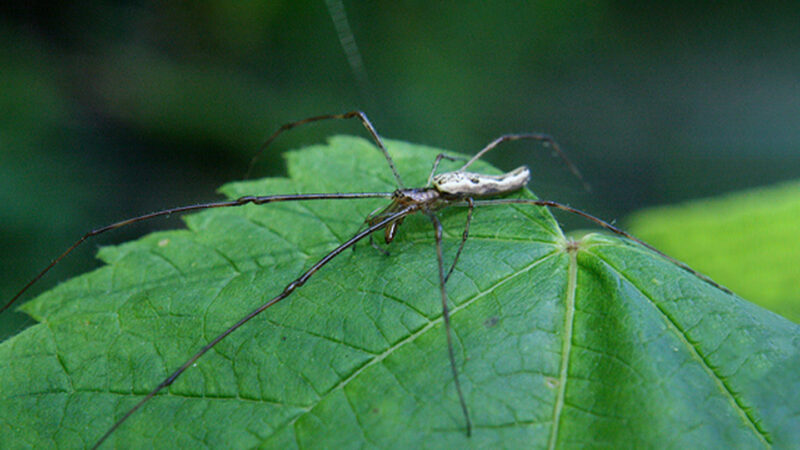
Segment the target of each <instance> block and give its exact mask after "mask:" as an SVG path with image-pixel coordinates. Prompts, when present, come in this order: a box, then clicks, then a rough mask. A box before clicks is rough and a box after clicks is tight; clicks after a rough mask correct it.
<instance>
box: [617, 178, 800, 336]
mask: <svg viewBox="0 0 800 450" xmlns="http://www.w3.org/2000/svg"><path fill="white" fill-rule="evenodd" d="M798 218H800V182H790V183H783V184H780V185H777V186H772V187H766V188H760V189H751V190H748V191H744V192H736V193H733V194H728V195H725V196H721V197H716V198H709V199H703V200H695V201H692V202H688V203H685V204H681V205H675V206H666V207H660V208H651V209H647V210H644V211H641V212H638V213H636V214H634V215H633V216H631V217H630V219H629V220H627V221H626V222H628V223H629V224H630V231H631V232H633V233H634V234H635V235H636V236H638V237H640V238H642V239H644V240H645V241H647V242H649V243H650V244H652V245H655V246H656V247H658V248H659V249H661V250H663V251H665V252H667V253H669V254H670V255H672V256H674V257H676V258H679V259H681V260H682V261H686V262H687V263H689V264H691V265H692V267H695V268H697V269H698V270H701V271H702V272H704V273H707V274H709V275H711V276H713V277H714V279H715V280H717V281H719V282H720V283H722V284H724V285H725V286H728V287H729V288H731V289H733V290H734V291H736V292H737V293H739V294H741V295H742V296H743V297H744V298H746V299H748V300H750V301H752V302H754V303H756V304H758V305H760V306H763V307H764V308H767V309H769V310H771V311H774V312H776V313H778V314H781V315H783V316H784V317H786V318H788V319H790V320H793V321H794V322H795V323H800V282H798V280H800V239H798V230H800V226H798V223H797V222H798Z"/></svg>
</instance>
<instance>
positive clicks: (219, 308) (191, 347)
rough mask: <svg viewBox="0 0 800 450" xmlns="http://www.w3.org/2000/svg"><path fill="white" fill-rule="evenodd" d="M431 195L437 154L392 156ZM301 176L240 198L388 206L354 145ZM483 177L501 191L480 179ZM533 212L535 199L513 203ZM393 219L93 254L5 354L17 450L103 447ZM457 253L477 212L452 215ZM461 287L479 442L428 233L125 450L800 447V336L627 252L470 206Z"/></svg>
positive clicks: (369, 160)
mask: <svg viewBox="0 0 800 450" xmlns="http://www.w3.org/2000/svg"><path fill="white" fill-rule="evenodd" d="M390 151H391V153H392V155H394V157H395V158H396V163H397V166H398V169H399V170H400V171H401V173H402V174H403V176H404V180H405V181H406V182H407V183H409V184H412V185H422V184H424V181H425V179H426V176H427V172H428V170H429V168H430V165H431V162H432V160H433V157H434V156H435V155H436V154H437V153H438V150H435V149H430V148H425V147H420V146H412V145H409V144H404V143H401V142H390ZM287 158H288V168H289V175H290V178H289V179H267V180H260V181H252V182H247V183H236V184H231V185H228V186H225V187H224V188H223V191H224V192H225V194H226V195H228V196H229V197H238V196H240V195H245V194H267V193H292V192H336V191H341V192H350V191H352V192H356V191H371V190H384V191H385V190H390V189H392V188H393V178H392V176H391V173H390V172H389V170H388V168H387V167H386V163H385V161H383V159H382V157H381V155H380V153H379V152H378V151H377V150H375V149H374V148H373V147H372V146H371V145H369V144H368V143H366V141H364V140H362V139H355V138H349V137H338V138H334V139H332V140H331V142H330V145H328V146H315V147H310V148H307V149H305V150H303V151H299V152H293V153H290V154H289V155H288V156H287ZM476 169H480V170H484V171H488V170H490V169H488V168H487V166H485V165H482V166H478V167H476ZM515 195H530V194H515ZM382 203H383V202H381V201H380V200H378V201H372V200H366V201H364V200H340V201H317V202H306V203H295V204H272V205H263V206H247V207H242V208H226V209H220V210H213V211H211V210H210V211H205V212H202V213H200V214H195V215H191V216H188V217H187V218H186V222H187V225H188V229H187V230H176V231H169V232H160V233H154V234H151V235H148V236H145V237H144V238H142V239H140V240H138V241H136V242H131V243H127V244H123V245H120V246H116V247H106V248H103V249H102V250H101V251H100V254H99V256H100V258H101V259H103V260H104V261H105V262H106V263H107V265H106V266H104V267H102V268H100V269H98V270H96V271H94V272H92V273H90V274H87V275H85V276H82V277H79V278H76V279H73V280H70V281H68V282H65V283H63V284H61V285H60V286H58V287H57V288H56V289H53V290H52V291H49V292H48V293H46V294H44V295H42V296H40V297H38V298H37V299H35V300H34V301H32V302H30V303H28V304H27V305H26V306H25V310H26V311H27V312H28V313H30V314H31V315H33V316H34V317H35V318H36V319H37V320H39V321H40V322H41V323H40V324H39V325H36V326H33V327H31V328H29V329H27V330H25V331H23V332H22V333H20V334H19V335H17V336H15V337H13V338H11V339H9V340H8V341H6V342H5V343H3V344H2V346H0V447H2V448H14V447H55V446H59V447H84V446H90V445H92V444H93V443H94V442H95V441H96V440H97V439H98V438H99V437H100V436H101V435H102V434H103V433H104V432H105V431H106V430H107V429H108V428H109V427H110V426H111V424H112V423H113V422H114V421H115V420H116V419H118V418H119V417H121V416H122V415H123V414H124V413H125V412H126V411H127V410H128V409H129V408H130V407H131V406H133V405H134V404H135V403H136V402H137V401H139V400H140V399H141V398H142V397H143V396H144V395H145V394H146V393H148V392H149V391H150V390H151V389H153V388H154V387H155V386H156V385H157V384H158V383H159V382H160V381H161V380H162V379H163V378H164V377H165V376H166V375H167V374H168V373H170V372H171V371H173V370H174V369H175V368H177V367H178V366H179V365H180V364H182V363H183V362H184V361H186V360H187V359H188V358H189V356H190V355H192V354H193V353H194V352H196V351H197V350H198V349H199V348H200V347H202V346H203V345H204V344H205V343H207V342H208V341H209V340H211V339H212V338H213V337H214V336H216V335H217V334H218V333H220V332H221V331H223V330H224V329H226V328H227V327H229V326H230V325H231V324H232V323H234V322H235V321H236V320H238V319H240V318H241V317H242V316H244V314H246V313H248V312H249V311H251V310H253V309H254V308H255V307H257V306H258V305H260V304H262V303H264V302H265V301H266V300H268V299H270V298H272V297H273V296H275V295H277V294H278V293H279V292H280V291H281V290H282V289H283V287H284V286H285V285H286V284H287V283H289V282H290V281H291V280H292V279H294V278H295V277H297V276H298V275H299V274H300V273H301V272H302V271H303V270H304V269H305V268H308V267H309V266H310V265H311V264H313V262H314V261H316V260H318V259H319V258H320V257H321V256H322V255H324V254H325V253H326V252H328V251H330V250H331V249H332V248H334V247H335V246H336V245H338V244H339V243H341V242H343V241H344V240H345V239H347V238H348V237H350V236H351V235H352V234H353V233H354V232H355V231H356V230H357V229H359V227H360V226H361V224H362V221H363V219H364V217H366V215H367V214H368V213H369V212H371V211H373V210H374V209H375V208H377V207H379V206H380V205H381V204H382ZM439 215H440V216H441V217H442V219H443V223H444V226H445V229H446V234H447V235H446V238H445V246H444V248H445V257H446V258H447V259H448V260H451V259H452V258H453V256H454V254H455V251H456V249H457V247H458V243H459V240H460V236H461V232H462V230H463V226H464V220H465V211H463V210H459V209H458V208H451V209H449V210H445V211H442V212H440V214H439ZM470 231H471V233H470V239H469V240H468V241H467V244H466V247H465V248H464V253H463V255H462V258H461V260H460V261H459V264H458V266H457V268H456V270H455V272H454V273H453V277H452V278H451V280H450V281H449V282H448V285H447V290H448V293H449V295H450V298H451V301H452V303H453V307H452V325H453V336H454V342H455V353H456V359H457V364H458V368H459V372H460V376H461V381H462V384H463V388H464V392H465V397H466V401H467V404H468V405H469V408H470V412H471V414H472V420H473V423H474V430H473V435H472V437H467V436H466V434H465V429H464V417H463V416H462V413H461V410H460V407H459V402H458V398H457V395H456V392H455V389H454V386H453V379H452V376H451V374H450V368H449V362H448V357H447V346H446V338H445V332H444V329H443V325H442V319H441V305H440V298H439V295H438V275H437V272H436V257H435V250H434V241H433V235H432V227H431V224H430V221H429V220H428V219H427V218H426V217H424V216H413V217H409V218H408V219H407V220H406V221H405V223H404V224H403V227H402V228H401V229H400V232H399V234H398V237H397V239H396V240H395V242H394V243H392V245H391V246H390V247H389V250H390V251H391V254H390V255H389V256H386V255H384V254H382V253H380V252H378V251H375V250H374V249H372V248H371V247H370V246H369V245H368V244H366V243H361V244H360V245H358V246H357V248H356V249H355V251H348V252H345V253H343V254H342V255H340V256H339V257H337V258H336V259H335V260H334V261H333V262H331V263H330V264H329V265H328V266H326V267H324V268H323V269H321V270H320V271H319V272H318V273H317V274H316V275H315V276H314V277H313V278H312V279H311V280H310V281H309V282H308V283H307V284H306V285H305V286H303V287H302V288H300V289H298V290H297V291H296V292H295V293H294V294H292V295H291V296H290V297H289V298H287V299H286V300H285V301H283V302H281V303H279V304H277V305H275V306H274V307H272V308H270V309H268V310H267V311H265V312H264V313H263V314H262V315H260V316H258V317H257V318H256V319H254V320H253V321H251V322H249V323H247V324H246V325H245V326H243V327H242V328H241V329H239V330H238V331H237V332H235V333H233V334H232V335H230V336H229V337H228V338H227V339H225V340H223V341H222V342H221V343H219V344H218V345H217V346H216V347H215V348H214V349H213V350H212V351H211V352H209V353H208V354H207V355H205V356H204V357H203V358H201V359H200V360H199V361H198V362H197V363H196V364H195V366H193V367H191V368H190V369H189V370H188V371H187V372H186V373H185V374H184V375H183V376H182V377H180V378H179V379H178V380H177V381H176V382H175V383H174V384H173V385H172V386H170V387H169V388H167V389H166V390H165V391H164V392H162V393H161V394H160V395H157V396H156V397H155V398H153V399H152V400H151V401H150V402H148V403H147V404H146V406H145V407H143V408H142V409H141V410H140V411H138V412H136V413H135V414H134V415H133V416H131V418H130V419H129V420H128V421H127V422H125V423H124V424H123V425H122V427H120V428H119V429H118V430H117V431H116V432H115V433H114V434H113V435H112V437H111V438H110V441H109V442H107V443H106V444H107V445H106V446H107V447H108V448H111V447H114V446H116V447H125V448H128V447H133V448H136V447H153V446H155V447H162V448H175V447H179V448H185V447H192V448H195V447H215V448H219V447H254V446H264V447H272V448H292V447H303V448H320V447H326V448H334V447H335V448H338V447H373V446H377V447H413V448H419V447H423V446H424V447H440V448H441V447H446V448H460V447H481V448H487V447H545V446H549V447H578V446H608V447H674V448H684V447H691V448H714V447H716V448H719V447H749V448H752V447H762V446H769V445H771V444H772V445H776V446H781V447H788V446H791V445H795V444H796V443H797V442H800V426H798V423H797V418H798V415H799V414H800V394H799V393H800V381H798V380H800V378H798V377H797V375H796V374H797V373H798V370H800V351H798V350H800V348H799V347H800V343H799V341H798V338H797V336H798V331H800V330H799V329H798V326H797V325H795V324H793V323H791V322H789V321H787V320H785V319H783V318H781V317H779V316H776V315H774V314H772V313H770V312H767V311H765V310H762V309H760V308H758V307H756V306H754V305H752V304H750V303H748V302H746V301H744V300H742V299H740V298H738V297H735V296H733V295H729V294H726V293H724V292H721V291H719V290H718V289H716V288H714V287H713V286H711V285H709V284H708V283H705V282H703V281H701V280H699V279H697V278H696V277H695V276H693V275H691V274H689V273H687V272H685V271H683V270H681V269H679V268H677V267H675V266H674V265H673V264H671V263H669V262H667V261H665V260H663V259H662V258H660V257H658V256H656V255H653V254H652V253H651V252H649V251H647V250H645V249H642V248H641V247H639V246H637V245H635V244H633V243H630V242H628V241H625V240H620V239H617V238H616V237H607V236H603V235H597V234H593V235H588V236H585V237H584V238H582V239H581V240H580V241H579V242H578V243H577V244H571V243H569V242H568V241H567V240H566V239H565V238H564V236H563V234H562V233H561V231H560V230H559V228H558V226H557V224H556V222H555V220H554V219H553V218H552V216H551V215H550V214H549V212H548V211H547V210H546V209H544V208H538V207H526V206H520V205H516V206H509V205H502V206H501V205H498V206H486V207H480V208H476V210H475V217H474V220H473V224H472V228H471V230H470Z"/></svg>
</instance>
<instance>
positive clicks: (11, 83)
mask: <svg viewBox="0 0 800 450" xmlns="http://www.w3.org/2000/svg"><path fill="white" fill-rule="evenodd" d="M344 8H345V10H346V11H347V18H348V20H349V24H350V26H351V28H352V31H353V35H354V36H355V38H356V41H357V43H358V46H359V48H360V51H361V57H362V58H363V64H364V72H365V73H366V76H367V77H368V81H367V82H365V83H360V82H359V81H358V80H359V79H360V76H359V75H358V74H354V72H353V71H352V70H351V68H350V66H349V65H348V61H347V57H346V55H345V52H344V51H343V50H342V46H341V44H340V42H339V39H338V37H337V31H336V28H335V26H334V22H333V20H332V19H331V15H330V14H329V10H328V7H327V6H326V3H325V2H324V1H323V0H315V1H296V0H295V1H268V2H229V1H208V2H163V3H162V2H133V1H130V2H123V1H91V2H62V3H55V4H54V3H52V2H42V1H31V2H24V3H23V2H16V3H7V4H4V5H3V6H0V42H2V44H1V45H0V201H2V204H3V208H2V213H1V214H2V226H0V298H3V299H5V298H9V297H10V296H12V295H13V293H14V292H16V290H18V289H19V288H20V287H21V286H22V285H23V284H24V283H25V282H27V280H29V279H30V278H31V277H32V276H33V275H34V274H35V273H36V272H37V271H38V270H40V269H41V268H42V267H43V266H44V265H46V264H47V262H48V261H49V260H50V258H52V257H54V256H56V255H57V254H58V253H59V252H60V251H62V250H63V249H64V248H66V247H67V246H68V245H70V244H71V243H72V242H73V241H74V240H75V239H76V238H77V237H79V236H80V235H82V234H83V233H84V232H86V231H87V230H89V229H90V228H93V227H97V226H101V225H105V224H107V223H110V222H113V221H115V220H119V219H122V218H127V217H130V216H132V215H137V214H141V213H145V212H150V211H153V210H157V209H162V208H165V207H171V206H176V205H181V204H187V203H191V202H196V201H205V200H211V199H216V198H218V196H217V195H216V194H215V189H216V187H217V186H219V185H221V184H222V183H225V182H228V181H232V180H236V179H239V178H241V177H242V176H243V174H244V173H245V171H246V169H247V164H248V162H249V160H250V158H251V157H252V155H253V154H254V153H255V151H256V149H257V147H258V145H259V143H260V142H261V141H262V140H263V139H264V138H265V136H267V135H268V134H269V133H271V132H272V131H273V130H275V129H276V127H277V126H279V125H280V124H282V123H285V122H288V121H291V120H296V119H300V118H304V117H307V116H311V115H317V114H324V113H332V112H343V111H347V110H352V109H363V110H365V111H366V112H367V113H368V115H369V116H370V118H371V119H372V121H373V123H374V124H375V126H376V127H377V129H378V131H379V132H380V133H382V134H383V135H384V136H386V137H391V138H395V139H403V140H407V141H410V142H416V143H424V144H431V145H436V146H441V147H444V148H447V149H451V150H454V151H461V152H466V153H473V152H475V151H476V150H477V149H479V148H480V147H482V146H483V145H484V144H485V143H487V142H488V141H489V140H491V139H492V138H494V137H496V136H498V135H500V134H502V133H506V132H515V131H517V132H518V131H543V132H547V133H550V134H552V135H553V136H555V137H556V138H557V139H558V140H559V142H560V143H561V144H562V146H563V147H564V149H565V150H566V151H567V152H568V154H569V155H570V156H571V157H572V159H573V161H574V162H575V163H576V164H577V165H578V166H579V167H580V168H581V169H582V170H583V172H584V174H585V176H586V177H587V179H588V180H589V182H590V183H591V184H592V186H593V188H594V189H593V192H591V193H586V192H584V191H582V189H581V185H580V184H579V183H578V182H576V181H575V180H574V179H573V178H572V177H571V176H570V174H569V172H567V171H566V170H564V169H563V167H561V165H560V164H559V162H558V160H556V159H553V158H550V157H549V156H548V155H547V153H548V152H547V151H542V150H541V149H539V148H538V147H536V146H535V145H531V144H530V143H528V144H516V143H515V144H510V145H508V146H507V147H505V150H504V151H499V152H496V153H495V154H493V155H491V157H490V158H489V159H490V160H492V161H493V162H494V163H495V164H497V165H499V166H500V167H502V168H506V169H509V168H513V167H515V166H516V165H518V164H521V163H527V164H529V165H530V166H531V167H532V169H533V171H534V173H535V179H534V180H533V181H532V183H531V185H530V186H531V189H533V190H534V191H535V192H536V193H537V194H538V195H540V196H541V197H546V198H549V199H553V200H560V201H563V202H567V203H570V204H572V205H573V206H576V207H579V208H582V209H585V210H587V211H589V212H592V213H594V214H596V215H598V216H600V217H602V218H605V219H608V220H614V219H617V218H622V217H624V216H625V215H627V214H628V213H629V212H631V211H634V210H637V209H639V208H642V207H645V206H650V205H658V204H670V203H675V202H678V201H681V200H686V199H690V198H696V197H702V196H709V195H715V194H719V193H724V192H730V191H734V190H738V189H742V188H747V187H753V186H759V185H765V184H772V183H776V182H779V181H782V180H789V179H793V178H797V176H798V173H800V154H799V153H798V148H797V147H798V145H797V143H798V142H800V27H798V23H800V7H798V6H797V3H796V2H784V3H778V2H713V3H711V2H709V3H698V2H689V1H679V2H668V3H661V2H639V1H619V2H608V1H593V2H560V1H535V2H475V1H473V2H419V1H417V2H352V1H345V2H344ZM336 133H349V134H359V135H364V133H363V130H362V129H361V128H360V125H358V124H357V123H341V122H339V123H329V124H319V125H315V126H311V127H308V128H303V129H301V130H298V131H294V132H292V133H290V134H289V135H287V136H286V137H285V138H283V139H281V140H279V141H278V142H277V143H276V145H275V146H274V147H272V148H271V151H270V153H269V155H268V157H267V158H266V159H265V160H264V161H263V163H262V164H261V165H259V166H258V168H257V171H256V173H257V175H258V176H266V175H277V174H281V172H282V170H283V163H282V160H281V158H280V153H281V152H283V151H285V150H287V149H290V148H294V147H298V146H302V145H305V144H310V143H315V142H320V141H323V140H324V139H325V137H326V136H329V135H331V134H336ZM254 194H255V193H254ZM260 194H264V193H260ZM563 221H564V222H566V223H568V224H578V225H580V226H584V224H583V223H581V222H579V221H573V219H571V218H566V217H564V218H563ZM177 226H180V220H179V219H176V218H172V219H169V220H157V221H155V222H152V223H149V224H146V225H143V226H138V227H133V228H132V229H128V230H120V231H119V232H116V233H114V234H113V235H110V236H109V235H107V236H103V237H102V238H99V239H97V240H95V241H94V242H92V243H89V244H87V245H86V246H85V248H83V249H82V250H81V251H78V252H77V253H76V254H75V255H73V256H72V257H71V258H70V259H69V260H67V261H65V262H64V263H62V264H61V265H60V266H59V267H58V268H57V270H55V271H54V272H53V273H51V274H49V275H48V276H47V278H46V279H45V280H43V282H42V283H40V284H39V285H38V286H37V287H36V289H34V290H33V292H31V295H27V297H28V298H30V297H31V296H32V294H34V293H35V292H41V291H42V290H43V289H46V288H47V287H49V286H52V285H54V284H56V283H57V282H58V281H59V280H64V279H66V278H68V277H69V276H71V275H75V274H77V273H80V272H83V271H85V270H87V269H89V268H91V267H95V266H96V263H95V262H94V259H93V255H94V253H95V251H96V249H97V246H99V245H103V244H109V243H114V242H121V241H124V240H128V239H131V238H133V237H135V236H139V235H141V234H143V233H145V232H146V231H148V230H151V229H155V228H165V227H177ZM12 320H16V319H15V318H14V317H13V316H5V317H3V318H0V335H2V334H6V333H7V332H9V331H13V330H16V329H19V327H20V326H21V325H20V324H19V323H17V322H11V321H12Z"/></svg>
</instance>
